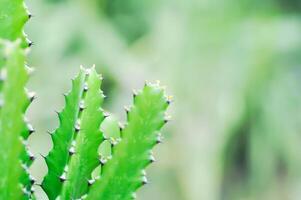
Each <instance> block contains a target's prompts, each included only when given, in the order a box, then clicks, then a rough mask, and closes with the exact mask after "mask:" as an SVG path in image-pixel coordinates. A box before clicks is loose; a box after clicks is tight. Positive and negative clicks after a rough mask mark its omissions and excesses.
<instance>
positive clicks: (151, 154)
mask: <svg viewBox="0 0 301 200" xmlns="http://www.w3.org/2000/svg"><path fill="white" fill-rule="evenodd" d="M149 161H150V162H151V163H153V162H155V161H156V159H155V157H154V155H153V153H152V152H151V153H150V156H149Z"/></svg>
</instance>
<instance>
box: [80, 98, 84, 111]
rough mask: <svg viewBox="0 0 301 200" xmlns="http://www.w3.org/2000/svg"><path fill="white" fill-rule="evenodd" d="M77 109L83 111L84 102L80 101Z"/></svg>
mask: <svg viewBox="0 0 301 200" xmlns="http://www.w3.org/2000/svg"><path fill="white" fill-rule="evenodd" d="M79 109H80V111H83V110H84V109H85V102H84V100H81V101H80V103H79Z"/></svg>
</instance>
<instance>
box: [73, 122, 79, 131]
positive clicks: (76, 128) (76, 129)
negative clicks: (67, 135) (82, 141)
mask: <svg viewBox="0 0 301 200" xmlns="http://www.w3.org/2000/svg"><path fill="white" fill-rule="evenodd" d="M74 128H75V132H76V133H78V132H79V131H80V121H79V120H77V122H76V124H75V127H74Z"/></svg>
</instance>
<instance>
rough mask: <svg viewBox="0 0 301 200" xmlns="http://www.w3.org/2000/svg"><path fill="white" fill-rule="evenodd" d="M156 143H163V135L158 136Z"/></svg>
mask: <svg viewBox="0 0 301 200" xmlns="http://www.w3.org/2000/svg"><path fill="white" fill-rule="evenodd" d="M156 143H157V144H160V143H162V135H161V134H160V133H159V134H158V135H157V139H156Z"/></svg>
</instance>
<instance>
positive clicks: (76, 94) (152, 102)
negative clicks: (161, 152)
mask: <svg viewBox="0 0 301 200" xmlns="http://www.w3.org/2000/svg"><path fill="white" fill-rule="evenodd" d="M30 17H31V14H29V13H28V11H27V9H26V7H25V6H24V2H23V0H2V1H0V70H1V73H0V78H1V79H0V144H1V145H0V199H16V200H18V199H24V200H32V199H36V197H35V195H34V188H33V185H34V183H35V180H34V178H32V177H31V175H30V174H29V172H28V168H29V167H30V165H31V164H32V162H33V160H34V156H33V155H32V154H31V153H30V152H29V150H28V147H27V145H26V143H27V142H26V140H27V139H28V137H29V135H30V134H31V133H32V132H33V131H34V129H33V128H32V126H31V125H30V124H29V123H28V120H27V119H26V117H25V114H26V110H27V108H28V106H29V105H30V103H31V102H32V100H33V99H34V94H33V93H31V92H28V91H27V89H26V82H27V80H28V78H29V74H30V72H31V68H29V67H28V66H27V65H26V54H27V52H28V47H29V46H30V45H31V44H32V43H31V42H30V41H29V40H28V39H27V38H26V36H25V34H24V31H23V27H24V24H25V23H26V21H27V20H28V19H29V18H30ZM101 83H102V76H101V75H99V74H98V73H97V72H96V70H95V67H92V68H91V69H84V68H83V67H81V68H80V72H79V74H78V76H77V77H76V78H75V79H74V80H73V81H72V89H71V91H70V92H69V93H68V94H66V95H65V108H64V109H63V110H62V111H61V112H58V118H59V122H60V125H59V127H58V128H57V129H56V130H55V131H54V132H52V133H50V134H51V138H52V143H53V148H52V150H51V151H50V152H49V154H48V156H46V157H45V161H46V164H47V166H48V173H47V175H46V176H45V178H44V180H43V182H42V184H41V187H42V188H43V189H44V191H45V192H46V194H47V196H48V197H49V199H50V200H57V199H60V200H73V199H112V200H115V199H116V200H119V199H131V198H134V197H135V191H136V190H137V189H138V188H139V187H140V186H142V185H143V184H145V183H147V179H146V174H145V171H144V170H145V168H146V167H147V166H148V165H149V164H150V163H151V162H153V161H154V157H153V155H152V151H151V150H152V148H153V147H154V146H155V145H156V144H157V143H160V141H161V134H160V132H159V131H160V129H161V128H162V126H163V125H164V124H165V123H166V122H167V120H168V119H167V118H166V116H165V111H166V109H167V107H168V105H169V103H170V97H167V96H166V95H165V92H164V89H163V88H162V87H160V86H159V84H158V83H156V84H151V83H146V84H145V86H144V88H143V89H142V90H141V91H139V92H138V93H135V94H134V102H133V106H132V107H131V108H127V109H126V111H127V122H126V123H125V124H124V125H121V124H120V123H119V122H118V120H117V118H116V117H114V116H113V115H109V114H108V113H107V112H104V111H103V109H102V103H103V100H104V98H105V96H104V94H103V92H102V91H101Z"/></svg>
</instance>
